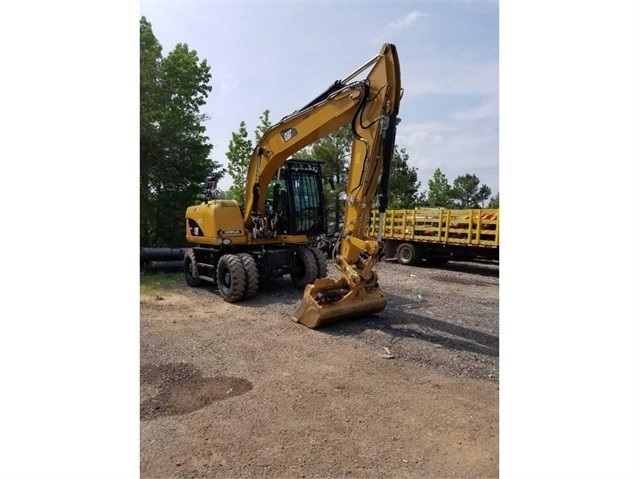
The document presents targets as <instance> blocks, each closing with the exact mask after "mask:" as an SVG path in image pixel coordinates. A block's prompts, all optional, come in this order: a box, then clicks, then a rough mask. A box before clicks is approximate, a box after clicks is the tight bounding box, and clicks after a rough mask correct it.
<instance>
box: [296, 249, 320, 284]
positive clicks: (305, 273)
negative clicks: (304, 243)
mask: <svg viewBox="0 0 639 479" xmlns="http://www.w3.org/2000/svg"><path fill="white" fill-rule="evenodd" d="M294 265H295V270H294V271H293V272H292V273H291V279H292V280H293V284H294V285H295V286H297V287H298V288H304V287H305V286H306V285H307V284H310V283H314V282H315V280H316V279H317V262H316V261H315V255H314V254H313V253H311V250H309V249H308V248H300V249H298V250H297V251H296V252H295V261H294Z"/></svg>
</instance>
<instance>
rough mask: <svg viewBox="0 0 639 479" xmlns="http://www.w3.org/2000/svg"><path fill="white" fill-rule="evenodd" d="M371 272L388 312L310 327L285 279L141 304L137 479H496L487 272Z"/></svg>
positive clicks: (495, 338)
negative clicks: (298, 319) (251, 289)
mask: <svg viewBox="0 0 639 479" xmlns="http://www.w3.org/2000/svg"><path fill="white" fill-rule="evenodd" d="M376 269H377V271H378V274H379V282H380V285H381V287H382V289H383V290H384V291H385V292H386V293H387V294H388V297H389V303H388V306H387V308H386V309H385V310H384V311H383V312H381V313H379V314H377V315H374V316H371V317H366V318H360V319H358V320H351V321H347V322H342V323H338V324H333V325H329V326H326V327H324V328H321V329H316V330H311V329H308V328H306V327H304V326H302V325H299V324H296V323H294V322H293V321H292V320H291V314H292V313H293V312H294V311H295V309H296V307H297V306H298V304H299V302H300V299H301V292H300V291H299V290H297V289H295V287H294V286H293V284H292V283H291V281H290V280H289V279H288V278H282V279H280V280H275V281H270V282H268V283H267V284H264V285H261V286H260V292H259V293H258V295H257V296H256V297H255V298H253V299H251V300H249V301H247V302H243V303H235V304H229V303H226V302H224V301H223V300H222V299H221V297H220V296H219V294H218V292H217V291H216V289H215V288H214V287H212V286H211V285H207V286H203V287H199V288H189V287H188V286H186V284H185V283H184V281H181V282H180V283H179V284H177V285H176V286H174V287H171V288H170V289H169V290H167V291H162V292H161V293H159V294H156V293H152V294H147V295H142V297H141V298H140V312H141V318H140V320H141V325H140V327H141V350H140V354H141V357H140V360H141V376H140V379H141V398H140V399H141V404H140V419H141V423H140V427H141V444H140V451H141V476H142V477H145V478H160V477H162V478H164V477H175V478H187V477H194V478H195V477H197V478H200V477H202V478H203V477H211V478H218V477H219V478H228V477H233V478H234V477H247V478H248V477H251V478H253V477H276V478H280V477H281V478H288V477H298V478H312V477H313V478H336V477H353V478H355V477H357V478H372V477H413V478H497V477H498V475H499V467H498V465H499V436H498V431H499V409H498V408H499V266H498V264H496V263H461V262H455V263H449V264H448V265H446V266H444V267H442V268H437V269H435V268H428V267H425V266H402V265H399V264H396V263H395V262H393V261H384V262H382V263H380V264H378V265H377V267H376ZM329 275H330V276H332V277H336V274H335V272H334V267H333V266H332V265H329ZM388 353H390V355H389V354H388Z"/></svg>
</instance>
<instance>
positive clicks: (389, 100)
mask: <svg viewBox="0 0 639 479" xmlns="http://www.w3.org/2000/svg"><path fill="white" fill-rule="evenodd" d="M368 66H371V70H370V72H369V73H368V75H367V77H366V79H365V80H364V81H363V82H361V86H362V88H361V91H362V93H361V95H362V96H361V98H359V100H360V101H359V103H358V106H357V109H356V111H355V113H354V115H353V116H352V119H351V126H352V130H353V145H352V150H351V151H352V154H351V163H350V167H349V176H348V182H347V190H346V192H347V198H346V205H345V210H344V228H343V231H342V237H341V239H340V241H339V248H338V251H337V254H336V256H335V266H336V268H337V270H338V271H339V273H340V276H341V277H340V279H338V280H332V279H329V278H321V279H317V280H316V281H315V283H313V284H309V285H307V286H306V289H305V290H304V296H303V298H302V303H301V305H300V306H299V308H298V309H297V311H296V312H295V314H294V315H293V319H294V320H295V321H296V322H299V323H302V324H304V325H305V326H308V327H310V328H315V327H319V326H322V325H324V324H328V323H333V322H336V321H341V320H345V319H351V318H356V317H361V316H367V315H371V314H375V313H378V312H380V311H382V310H383V309H384V308H385V307H386V303H387V299H386V296H385V295H384V293H383V292H382V290H381V289H380V287H379V284H378V282H377V273H376V272H375V271H374V270H373V266H374V265H375V263H376V262H377V261H378V258H379V255H380V252H381V251H380V244H381V237H378V238H373V237H370V236H368V219H369V215H370V213H371V210H372V208H373V202H374V197H375V193H376V192H378V193H379V211H380V221H383V215H384V212H385V210H386V207H387V202H388V201H387V199H388V196H387V190H388V179H389V175H390V162H391V158H392V155H393V152H394V145H395V131H396V127H397V123H398V121H399V119H398V118H397V114H398V112H399V103H400V99H401V79H400V68H399V58H398V56H397V50H396V48H395V46H394V45H392V44H384V45H383V46H382V49H381V51H380V53H379V55H378V56H377V57H375V58H374V59H372V60H371V61H370V62H368V64H366V65H364V67H362V69H364V68H365V67H368ZM362 69H360V71H361V70H362ZM360 71H357V72H356V73H355V74H358V73H360Z"/></svg>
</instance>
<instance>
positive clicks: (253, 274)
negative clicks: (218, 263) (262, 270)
mask: <svg viewBox="0 0 639 479" xmlns="http://www.w3.org/2000/svg"><path fill="white" fill-rule="evenodd" d="M237 257H238V258H240V261H242V265H243V266H244V270H245V271H246V290H245V291H244V298H246V299H248V298H252V297H253V296H255V295H256V294H257V290H258V288H259V285H260V274H259V272H258V270H257V264H255V259H253V256H251V255H250V254H248V253H239V254H238V255H237Z"/></svg>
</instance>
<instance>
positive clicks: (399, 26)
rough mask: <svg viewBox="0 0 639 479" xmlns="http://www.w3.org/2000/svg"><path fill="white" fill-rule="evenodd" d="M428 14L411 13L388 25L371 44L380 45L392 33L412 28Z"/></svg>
mask: <svg viewBox="0 0 639 479" xmlns="http://www.w3.org/2000/svg"><path fill="white" fill-rule="evenodd" d="M425 16H426V14H425V13H422V12H410V13H407V14H406V15H404V16H403V17H402V18H400V19H399V20H395V21H393V22H390V23H387V24H386V25H384V27H383V28H382V32H381V33H380V34H379V35H378V36H377V37H375V38H373V39H372V40H371V43H374V44H378V43H381V42H382V41H386V40H387V37H388V36H389V35H391V34H392V33H395V32H399V31H401V30H404V29H406V28H408V27H410V26H411V25H412V24H413V23H415V21H416V20H417V19H418V18H420V17H425Z"/></svg>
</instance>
